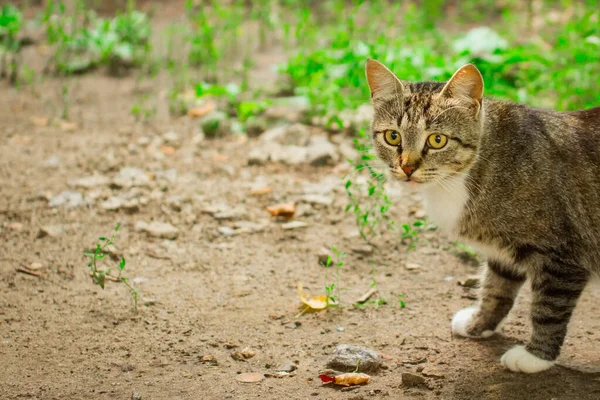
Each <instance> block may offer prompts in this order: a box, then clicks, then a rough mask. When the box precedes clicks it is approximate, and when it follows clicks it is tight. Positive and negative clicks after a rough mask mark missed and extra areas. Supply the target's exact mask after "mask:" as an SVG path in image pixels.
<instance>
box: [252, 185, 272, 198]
mask: <svg viewBox="0 0 600 400" xmlns="http://www.w3.org/2000/svg"><path fill="white" fill-rule="evenodd" d="M272 191H273V188H272V187H271V186H263V187H260V188H256V189H252V190H251V191H250V196H263V195H265V194H269V193H271V192H272Z"/></svg>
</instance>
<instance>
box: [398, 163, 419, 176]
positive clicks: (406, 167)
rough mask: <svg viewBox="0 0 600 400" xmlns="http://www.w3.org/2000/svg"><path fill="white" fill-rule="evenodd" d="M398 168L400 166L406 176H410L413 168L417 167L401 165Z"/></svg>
mask: <svg viewBox="0 0 600 400" xmlns="http://www.w3.org/2000/svg"><path fill="white" fill-rule="evenodd" d="M400 168H402V171H404V173H405V174H406V176H408V177H410V176H411V175H412V174H413V172H415V170H416V169H417V167H415V166H414V165H403V166H402V167H400Z"/></svg>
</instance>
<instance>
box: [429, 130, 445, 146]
mask: <svg viewBox="0 0 600 400" xmlns="http://www.w3.org/2000/svg"><path fill="white" fill-rule="evenodd" d="M447 143H448V136H446V135H440V134H438V133H434V134H433V135H429V137H428V138H427V144H428V145H429V147H431V148H432V149H436V150H439V149H441V148H442V147H444V146H445V145H446V144H447Z"/></svg>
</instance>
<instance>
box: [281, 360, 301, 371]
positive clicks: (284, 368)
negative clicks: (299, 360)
mask: <svg viewBox="0 0 600 400" xmlns="http://www.w3.org/2000/svg"><path fill="white" fill-rule="evenodd" d="M297 369H298V367H297V366H296V364H294V363H293V362H291V361H286V362H285V363H283V364H282V365H281V366H280V367H278V368H277V371H281V372H294V371H295V370H297Z"/></svg>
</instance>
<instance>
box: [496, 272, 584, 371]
mask: <svg viewBox="0 0 600 400" xmlns="http://www.w3.org/2000/svg"><path fill="white" fill-rule="evenodd" d="M588 280H589V272H588V271H587V270H585V269H584V268H581V267H578V266H574V265H569V264H566V263H560V262H556V261H552V262H548V263H545V264H543V265H542V267H541V268H540V269H539V270H538V271H537V272H536V273H535V274H534V275H533V279H532V282H531V289H532V292H533V302H532V304H531V322H532V325H533V332H532V335H531V341H530V342H529V344H527V345H526V346H516V347H513V348H512V349H510V350H509V351H507V352H506V353H505V354H504V355H503V356H502V364H503V365H504V366H505V367H506V368H508V369H510V370H511V371H515V372H526V373H535V372H540V371H544V370H546V369H548V368H550V367H551V366H552V365H554V361H555V360H556V358H557V357H558V356H559V354H560V349H561V347H562V344H563V342H564V340H565V335H566V334H567V325H568V323H569V320H570V319H571V314H572V313H573V309H574V308H575V305H576V304H577V300H578V299H579V296H580V295H581V292H582V291H583V289H584V288H585V285H586V284H587V282H588Z"/></svg>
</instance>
